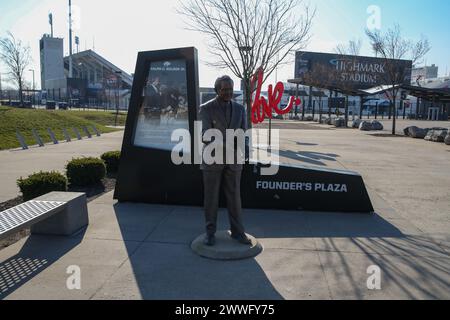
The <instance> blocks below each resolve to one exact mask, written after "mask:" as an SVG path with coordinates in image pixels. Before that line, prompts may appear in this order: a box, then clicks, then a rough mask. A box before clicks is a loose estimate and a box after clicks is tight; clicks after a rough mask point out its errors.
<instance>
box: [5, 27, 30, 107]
mask: <svg viewBox="0 0 450 320" xmlns="http://www.w3.org/2000/svg"><path fill="white" fill-rule="evenodd" d="M30 51H31V49H30V47H29V46H26V45H24V44H23V43H22V41H20V40H17V39H16V38H15V37H14V36H13V34H12V33H11V32H7V36H6V37H5V38H0V60H2V61H3V63H4V64H5V66H6V68H7V70H8V72H7V73H6V74H7V75H9V78H10V80H12V81H13V82H14V83H15V84H16V85H17V87H18V89H19V99H20V104H21V105H23V87H24V72H25V70H26V68H27V67H28V65H29V64H30V62H31V53H30Z"/></svg>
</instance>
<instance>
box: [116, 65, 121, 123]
mask: <svg viewBox="0 0 450 320" xmlns="http://www.w3.org/2000/svg"><path fill="white" fill-rule="evenodd" d="M115 73H116V75H117V77H116V82H117V83H116V84H117V101H116V117H115V120H114V126H115V127H117V117H118V116H119V101H120V88H121V85H122V71H116V72H115Z"/></svg>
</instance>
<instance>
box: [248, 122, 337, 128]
mask: <svg viewBox="0 0 450 320" xmlns="http://www.w3.org/2000/svg"><path fill="white" fill-rule="evenodd" d="M255 128H257V129H269V123H268V122H264V123H261V124H258V125H256V126H255ZM272 129H279V130H282V129H288V130H331V129H332V127H330V128H327V127H321V126H320V125H319V124H311V123H304V122H285V123H280V122H272Z"/></svg>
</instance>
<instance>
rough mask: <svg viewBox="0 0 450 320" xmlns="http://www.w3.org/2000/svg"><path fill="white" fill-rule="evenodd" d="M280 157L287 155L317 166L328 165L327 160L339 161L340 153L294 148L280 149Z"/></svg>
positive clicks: (286, 156) (289, 157)
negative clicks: (295, 149) (296, 149)
mask: <svg viewBox="0 0 450 320" xmlns="http://www.w3.org/2000/svg"><path fill="white" fill-rule="evenodd" d="M279 155H280V157H285V158H288V159H292V160H295V161H299V162H304V163H307V164H312V165H316V166H327V164H326V163H324V162H323V160H325V161H333V162H334V161H337V160H336V158H339V155H337V154H332V153H320V152H311V151H292V150H280V152H279Z"/></svg>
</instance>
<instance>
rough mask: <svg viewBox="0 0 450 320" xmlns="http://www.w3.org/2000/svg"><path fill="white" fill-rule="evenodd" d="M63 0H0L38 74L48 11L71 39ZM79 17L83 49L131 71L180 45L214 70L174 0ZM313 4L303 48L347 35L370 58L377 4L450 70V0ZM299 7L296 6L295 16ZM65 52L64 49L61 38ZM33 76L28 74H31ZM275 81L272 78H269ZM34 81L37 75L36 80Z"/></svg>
mask: <svg viewBox="0 0 450 320" xmlns="http://www.w3.org/2000/svg"><path fill="white" fill-rule="evenodd" d="M67 2H68V1H67V0H21V1H17V0H0V36H4V35H5V32H6V30H11V31H12V32H13V33H14V34H15V35H16V36H17V37H18V38H20V39H21V40H23V41H24V42H25V43H28V44H29V45H30V46H31V48H32V52H33V57H34V62H33V65H32V66H31V67H32V68H34V69H35V70H36V71H37V74H39V72H38V70H39V47H38V41H39V38H40V37H41V36H42V34H43V33H49V26H48V18H47V15H48V13H50V12H52V13H53V15H54V22H55V35H56V36H59V37H64V38H65V39H67V38H68V35H67V34H68V31H67V25H66V21H67V18H66V12H67V8H66V6H67ZM72 2H73V4H74V5H75V6H78V8H79V9H78V12H79V16H80V23H79V27H78V28H76V33H77V35H78V36H79V37H80V39H81V48H80V49H81V50H84V49H91V48H92V47H93V43H94V42H95V49H96V51H97V52H98V53H99V54H101V55H103V56H104V57H105V58H107V59H109V60H110V61H112V62H113V63H115V64H117V65H118V66H119V67H121V68H123V69H124V70H125V71H127V72H129V73H131V72H133V71H134V65H135V61H136V54H137V52H138V51H143V50H154V49H161V48H169V47H179V46H192V45H193V46H196V47H197V48H198V49H199V56H200V61H201V64H200V85H202V86H211V83H213V81H214V79H215V77H216V76H217V75H218V74H221V73H224V72H226V71H223V70H216V69H212V68H210V67H208V66H206V65H205V63H203V61H206V60H208V58H209V56H208V54H207V49H206V41H205V39H204V38H203V36H202V35H199V34H196V33H193V32H190V31H186V30H184V29H183V27H184V24H183V23H182V21H181V20H180V18H179V16H178V15H177V14H176V12H175V7H176V6H177V3H178V0H151V1H143V0H127V1H108V0H95V1H92V0H73V1H72ZM310 3H311V4H312V5H313V6H316V7H317V16H316V19H315V21H314V28H313V37H312V40H311V42H310V44H309V45H308V47H307V48H305V50H310V51H324V52H333V49H334V48H335V46H336V45H337V44H339V43H346V42H348V40H350V39H361V40H362V41H363V49H362V52H361V53H362V54H364V55H372V53H371V52H370V47H369V45H368V42H367V38H366V36H365V34H364V30H365V28H366V26H367V19H368V17H369V15H368V13H367V8H368V7H369V6H371V5H376V6H378V7H379V8H380V13H381V16H380V17H381V28H382V30H385V29H387V28H389V27H392V26H393V25H394V23H398V24H399V25H400V26H401V28H402V31H403V34H404V36H405V37H407V38H411V39H413V40H414V39H419V38H420V36H421V35H422V34H423V35H425V36H427V37H428V39H429V40H430V42H431V45H432V50H431V51H430V53H429V54H428V56H427V59H426V61H427V64H432V63H435V64H437V65H438V66H439V68H440V70H439V73H440V75H444V74H448V73H449V71H450V41H449V39H450V35H449V33H450V19H449V17H450V1H448V0H395V1H392V0H311V1H310ZM300 13H301V12H300V11H299V14H300ZM65 45H66V50H65V51H66V53H67V52H68V45H67V41H65ZM293 69H294V68H293V65H290V66H289V65H288V66H285V67H282V68H281V69H280V70H279V72H278V79H279V80H286V79H288V78H292V77H293ZM30 75H31V73H30ZM273 80H274V79H272V81H273ZM37 82H39V80H38V79H37Z"/></svg>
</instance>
